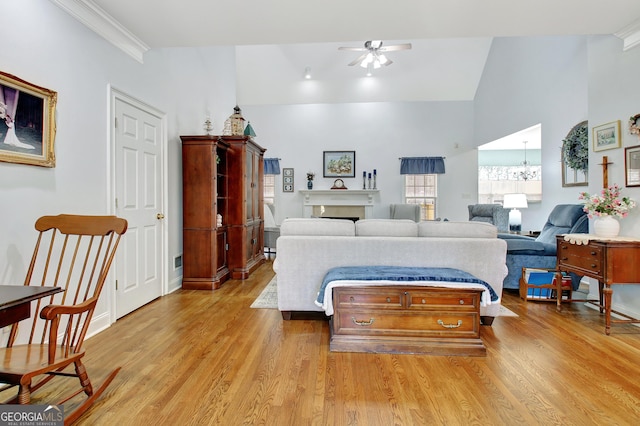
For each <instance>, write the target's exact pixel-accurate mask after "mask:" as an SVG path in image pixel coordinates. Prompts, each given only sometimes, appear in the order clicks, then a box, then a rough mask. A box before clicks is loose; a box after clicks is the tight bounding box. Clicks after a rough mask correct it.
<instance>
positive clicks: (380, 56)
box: [378, 53, 389, 65]
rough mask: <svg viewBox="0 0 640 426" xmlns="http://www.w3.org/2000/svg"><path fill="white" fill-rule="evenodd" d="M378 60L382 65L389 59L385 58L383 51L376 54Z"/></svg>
mask: <svg viewBox="0 0 640 426" xmlns="http://www.w3.org/2000/svg"><path fill="white" fill-rule="evenodd" d="M378 62H379V63H380V65H384V64H386V63H387V62H389V59H387V57H386V56H384V53H381V54H379V55H378Z"/></svg>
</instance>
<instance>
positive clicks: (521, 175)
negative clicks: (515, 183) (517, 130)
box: [513, 141, 538, 182]
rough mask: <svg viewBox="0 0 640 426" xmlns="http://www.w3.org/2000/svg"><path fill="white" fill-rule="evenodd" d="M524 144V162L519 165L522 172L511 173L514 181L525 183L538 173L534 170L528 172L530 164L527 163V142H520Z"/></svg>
mask: <svg viewBox="0 0 640 426" xmlns="http://www.w3.org/2000/svg"><path fill="white" fill-rule="evenodd" d="M522 143H523V144H524V161H523V162H522V163H520V164H522V166H523V170H520V171H517V172H514V173H513V177H514V178H515V179H516V180H524V181H525V182H526V181H528V180H530V179H535V178H536V177H537V176H538V173H537V172H536V171H535V170H530V166H531V163H530V162H529V161H527V141H523V142H522Z"/></svg>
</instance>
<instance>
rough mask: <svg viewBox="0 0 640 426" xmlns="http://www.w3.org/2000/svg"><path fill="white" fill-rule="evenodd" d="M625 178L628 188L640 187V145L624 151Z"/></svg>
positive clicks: (629, 147)
mask: <svg viewBox="0 0 640 426" xmlns="http://www.w3.org/2000/svg"><path fill="white" fill-rule="evenodd" d="M624 176H625V185H626V186H640V145H636V146H628V147H626V148H625V149H624Z"/></svg>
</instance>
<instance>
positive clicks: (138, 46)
mask: <svg viewBox="0 0 640 426" xmlns="http://www.w3.org/2000/svg"><path fill="white" fill-rule="evenodd" d="M51 1H52V2H54V3H56V4H58V5H59V6H60V7H62V8H63V9H65V10H66V11H67V12H69V13H70V14H71V15H73V16H74V17H76V18H77V19H78V20H80V21H81V22H83V23H85V24H86V25H88V26H89V27H91V28H93V29H94V30H95V31H96V32H98V33H99V34H101V35H103V36H104V37H105V38H107V39H109V40H110V41H111V42H113V43H114V44H116V45H117V46H119V47H120V48H122V49H123V50H125V51H126V52H127V53H129V54H130V55H131V56H134V57H136V59H138V60H140V61H143V58H144V56H143V54H144V52H145V51H147V50H149V49H157V48H167V47H209V46H236V65H237V84H238V87H239V88H241V90H240V91H239V93H238V97H239V98H240V99H243V100H244V101H245V102H246V101H248V102H249V103H254V104H262V103H268V102H274V103H303V102H306V101H308V100H309V99H311V98H312V99H313V101H314V102H332V101H333V102H335V101H337V102H344V101H347V102H348V101H352V102H353V101H356V102H361V101H379V100H386V101H401V100H405V101H412V100H471V99H473V97H474V96H475V91H476V88H477V84H478V82H479V80H480V77H481V74H482V70H483V67H484V63H485V61H486V58H487V55H488V52H489V48H490V46H491V40H492V38H493V37H515V36H557V35H592V34H615V35H617V36H618V37H620V38H621V39H623V40H624V46H625V47H628V48H630V47H633V46H635V45H636V44H640V1H638V0H607V1H603V0H561V1H558V0H537V1H530V0H526V1H525V0H448V1H442V0H395V1H394V2H389V1H382V0H348V1H345V0H322V1H319V0H316V1H309V0H305V1H301V0H242V1H212V0H181V1H166V0H135V1H132V0H51ZM372 39H377V40H384V42H385V43H387V44H391V43H395V42H401V43H406V42H409V43H412V44H413V48H412V49H411V50H409V51H402V52H394V53H392V54H389V55H388V56H389V57H390V58H391V59H392V60H393V61H394V64H392V65H391V66H389V67H383V68H382V69H380V70H379V71H378V72H377V73H376V74H375V82H370V81H369V82H365V78H364V72H363V70H362V69H358V67H347V64H348V63H349V62H350V61H351V60H352V59H354V58H355V57H356V56H357V54H356V53H357V52H345V51H338V47H339V46H362V45H363V43H364V42H365V41H366V40H372ZM256 65H258V66H256ZM306 67H310V68H311V71H312V75H313V78H314V80H315V81H316V82H318V81H319V82H322V84H323V90H318V89H317V88H316V89H314V88H313V84H316V85H317V84H320V83H310V84H307V86H301V85H302V84H304V83H302V76H303V73H304V69H305V68H306ZM265 83H268V85H269V86H271V87H272V88H274V90H272V91H270V92H269V91H265ZM371 86H374V88H375V90H372V89H371ZM313 91H315V92H316V93H315V95H313V96H310V95H309V93H310V92H313ZM276 93H279V94H280V97H281V98H282V99H274V95H275V94H276ZM248 98H250V100H249V99H248ZM267 98H268V100H267Z"/></svg>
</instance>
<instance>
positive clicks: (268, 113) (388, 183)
mask: <svg viewBox="0 0 640 426" xmlns="http://www.w3.org/2000/svg"><path fill="white" fill-rule="evenodd" d="M241 107H242V111H243V115H244V117H245V119H247V120H249V121H251V125H252V127H253V128H254V129H255V132H256V134H257V137H256V142H257V143H258V144H260V145H262V146H263V147H264V148H267V152H266V154H265V156H266V157H277V158H281V162H280V166H281V167H293V168H294V169H295V187H296V192H294V193H283V192H282V182H281V180H280V179H278V182H277V185H276V204H277V207H276V221H277V222H278V223H279V222H281V221H282V220H283V219H284V218H286V217H301V216H302V196H301V195H300V194H299V193H298V192H297V190H299V189H306V184H307V183H306V173H307V172H308V171H311V172H315V174H316V178H315V181H314V189H329V188H330V187H331V185H332V183H333V181H334V178H323V177H322V152H323V151H326V150H336V151H356V177H355V178H353V179H343V180H344V181H345V183H346V185H347V188H350V189H358V188H362V171H363V170H367V171H372V170H373V169H376V170H377V173H378V179H377V186H378V189H379V190H380V198H379V199H378V200H376V205H375V207H374V212H373V214H374V217H378V218H384V217H389V204H390V203H400V202H402V188H403V183H402V182H403V180H402V179H403V178H402V176H401V175H400V161H399V160H398V158H399V157H417V156H444V157H446V160H445V164H446V168H447V173H446V174H444V175H440V187H439V189H440V192H439V198H438V200H439V201H438V206H437V215H438V216H441V217H443V218H444V217H446V218H449V219H450V220H467V219H468V211H467V204H469V202H470V201H473V198H475V197H476V195H475V194H476V193H477V166H476V157H475V154H474V153H475V149H474V146H473V134H472V123H473V105H472V102H382V103H353V104H313V105H269V106H254V105H248V106H247V105H242V106H241ZM456 146H457V148H456Z"/></svg>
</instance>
